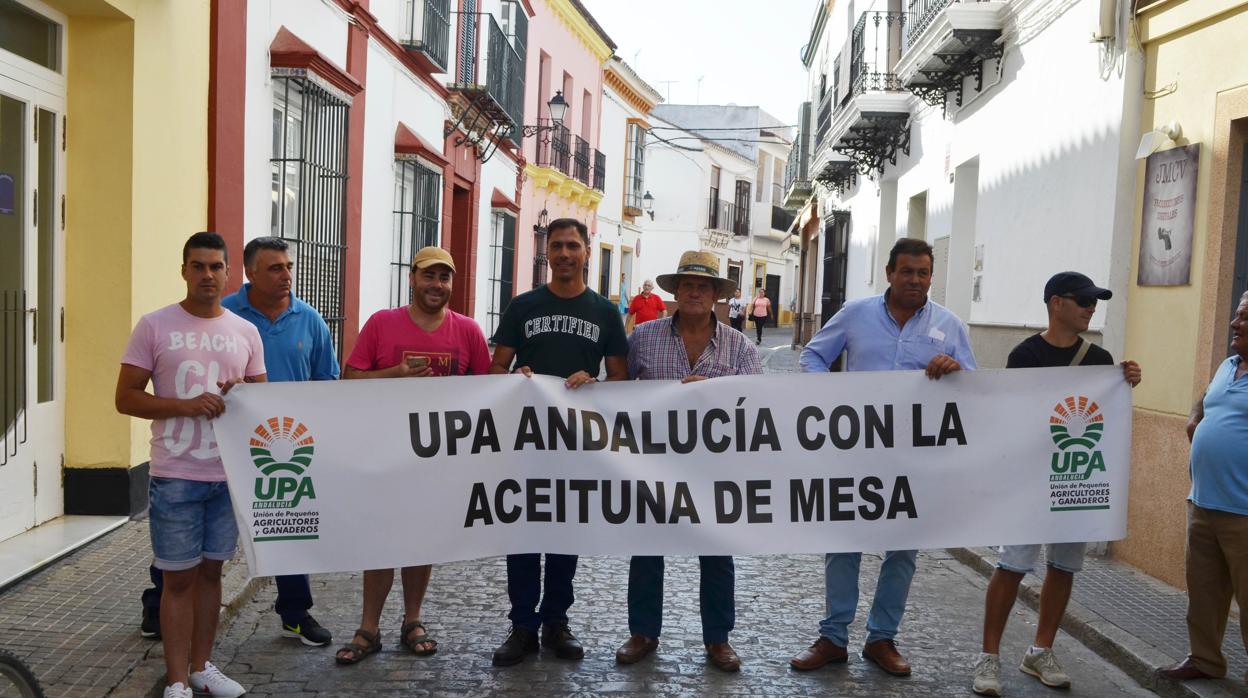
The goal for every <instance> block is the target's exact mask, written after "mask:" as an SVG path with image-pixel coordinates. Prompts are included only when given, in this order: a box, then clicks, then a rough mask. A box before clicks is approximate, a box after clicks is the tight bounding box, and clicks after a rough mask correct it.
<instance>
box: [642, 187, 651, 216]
mask: <svg viewBox="0 0 1248 698" xmlns="http://www.w3.org/2000/svg"><path fill="white" fill-rule="evenodd" d="M641 205H642V208H644V209H646V213H649V214H650V220H654V195H653V194H651V193H650V190H649V189H647V190H646V195H645V196H643V197H641Z"/></svg>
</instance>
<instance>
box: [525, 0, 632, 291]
mask: <svg viewBox="0 0 1248 698" xmlns="http://www.w3.org/2000/svg"><path fill="white" fill-rule="evenodd" d="M533 5H534V11H535V13H534V16H533V18H532V19H531V20H530V23H529V36H528V61H527V65H526V73H525V101H524V114H525V122H526V123H527V124H537V125H540V126H552V123H551V120H550V111H549V108H548V107H547V103H548V102H549V101H550V100H551V98H552V97H554V96H555V94H556V93H561V94H562V95H563V98H564V101H566V102H567V104H568V108H567V113H566V114H565V115H564V117H563V120H562V124H561V125H560V126H556V127H554V128H551V129H545V130H542V131H541V132H540V133H539V134H538V135H537V136H534V137H526V138H525V139H524V142H523V154H524V158H525V161H526V164H525V166H524V173H523V182H524V183H523V191H522V199H521V202H520V204H521V206H520V217H519V221H518V223H519V224H518V230H517V234H516V247H515V262H516V263H515V274H516V276H515V290H516V293H517V294H519V293H522V292H524V291H527V290H529V289H531V288H535V287H537V286H539V285H541V284H543V283H545V282H546V280H547V269H546V258H545V240H546V232H545V230H546V229H545V225H546V223H548V222H549V221H553V220H555V219H558V218H565V217H572V218H577V219H579V220H581V221H584V222H585V224H586V225H588V226H589V229H590V235H591V237H590V239H591V244H590V253H591V256H593V255H597V254H598V251H597V250H596V249H595V248H596V244H595V242H594V241H595V240H596V237H597V235H596V230H595V228H596V220H597V213H596V212H597V209H598V204H599V203H600V202H601V201H602V198H603V190H604V188H605V181H606V177H607V176H608V173H609V172H610V171H611V170H610V168H612V167H614V168H616V169H618V168H619V166H620V163H608V162H606V158H605V156H604V155H603V154H602V152H601V150H600V148H599V140H598V139H599V123H600V120H601V115H602V111H601V110H602V90H603V65H604V64H605V63H606V62H607V61H608V60H609V59H610V57H611V55H612V54H613V53H614V51H615V44H614V43H613V42H612V41H611V38H610V37H608V36H607V34H606V33H605V32H604V31H603V30H602V28H601V27H599V26H598V23H597V22H596V21H595V20H594V18H593V17H592V16H591V15H590V14H589V12H588V11H587V10H586V9H585V8H584V7H583V6H582V5H581V3H580V2H578V0H533ZM590 286H591V287H594V288H597V284H596V283H595V282H594V281H593V280H591V283H590ZM617 293H618V291H617Z"/></svg>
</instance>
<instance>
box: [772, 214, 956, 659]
mask: <svg viewBox="0 0 1248 698" xmlns="http://www.w3.org/2000/svg"><path fill="white" fill-rule="evenodd" d="M934 262H935V259H934V256H933V254H932V246H931V245H929V244H927V243H926V242H925V241H923V240H916V239H913V238H902V239H900V240H898V241H897V243H896V244H895V245H893V249H892V251H890V252H889V255H888V266H887V267H886V268H885V271H886V272H887V273H888V290H886V291H885V292H884V293H883V294H882V295H879V296H871V297H869V298H862V299H859V300H854V301H850V302H849V303H846V304H845V305H844V307H842V308H841V309H840V310H839V311H837V313H836V315H833V316H832V318H831V319H829V320H828V322H827V324H826V325H824V326H823V329H821V330H819V332H818V333H817V334H816V335H815V336H814V337H813V338H811V340H810V342H809V343H808V344H807V345H806V348H805V349H803V350H802V355H801V358H800V361H801V365H802V370H803V371H805V372H808V373H822V372H826V371H827V370H828V367H829V366H830V365H831V364H832V363H833V362H835V361H836V360H837V358H838V357H840V355H841V352H845V353H846V363H845V370H847V371H914V370H920V371H925V372H926V373H927V376H928V377H929V378H933V379H938V378H940V377H941V376H944V375H947V374H949V373H953V372H954V371H958V370H962V369H966V370H973V369H974V368H975V356H974V354H973V353H972V352H971V342H970V335H969V333H968V332H967V329H966V325H965V324H964V323H963V322H962V321H961V320H959V319H958V317H957V316H956V315H954V314H953V313H952V312H950V311H949V310H948V309H947V308H945V307H943V306H941V305H939V304H937V303H936V302H935V301H932V300H929V299H928V297H927V291H928V289H929V288H930V287H931V285H932V267H933V265H934ZM917 557H918V552H917V551H915V550H890V551H888V552H887V553H885V555H884V563H883V564H882V565H881V566H880V577H879V581H878V582H877V583H876V589H875V599H874V601H873V602H872V604H871V612H870V614H869V615H868V616H867V638H866V644H865V645H864V646H863V648H862V656H863V657H864V658H866V659H868V660H870V661H872V662H874V663H875V664H876V665H877V666H879V667H880V668H881V669H883V670H884V671H886V672H888V673H889V674H892V675H894V676H909V675H910V664H909V663H908V662H907V661H906V659H905V657H903V656H902V655H901V653H900V652H898V651H897V646H896V644H895V643H894V641H893V638H894V637H895V636H896V634H897V628H898V627H899V626H900V625H901V615H902V613H903V612H904V611H905V610H906V597H907V596H908V595H909V593H910V581H911V580H912V579H914V569H915V560H916V558H917ZM861 559H862V554H861V553H830V554H828V555H827V556H826V558H825V561H824V566H825V567H824V583H825V587H826V588H825V593H826V601H827V617H826V618H824V619H823V622H821V623H820V624H819V639H818V640H816V641H815V643H814V644H813V645H811V646H810V647H809V648H807V649H805V650H802V651H801V652H799V653H798V654H797V655H796V656H794V657H793V658H792V659H790V660H789V666H791V667H793V668H794V669H797V670H798V671H810V670H812V669H818V668H819V667H821V666H824V665H825V664H829V663H839V662H844V661H846V659H847V658H848V651H847V650H846V647H847V646H848V644H849V624H850V623H852V622H853V620H854V613H855V612H856V610H857V608H858V567H859V564H860V562H861Z"/></svg>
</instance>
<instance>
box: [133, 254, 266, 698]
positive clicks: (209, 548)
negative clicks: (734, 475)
mask: <svg viewBox="0 0 1248 698" xmlns="http://www.w3.org/2000/svg"><path fill="white" fill-rule="evenodd" d="M182 279H183V280H184V281H185V282H186V298H185V299H184V300H182V301H181V302H180V303H174V304H173V305H167V306H165V307H163V308H161V309H159V310H156V311H153V312H151V313H148V314H147V315H144V316H143V317H142V318H140V319H139V322H138V324H137V325H135V328H134V332H133V333H132V334H131V335H130V342H129V344H128V345H127V346H126V353H125V354H124V355H123V356H122V357H121V371H120V373H119V374H118V376H117V394H116V405H117V411H118V412H120V413H122V414H125V415H130V416H131V417H138V418H140V419H150V420H152V453H151V479H150V483H149V487H148V491H149V494H148V498H149V501H150V504H149V509H148V512H149V513H148V516H149V520H150V524H149V527H150V529H151V537H152V556H153V558H154V560H155V561H154V566H155V567H156V568H157V569H159V570H161V577H162V579H163V582H164V590H163V593H162V596H161V602H160V620H161V622H160V632H161V639H162V641H163V642H164V649H165V681H166V686H165V690H164V696H165V698H191V695H192V689H193V690H194V691H195V692H196V693H208V694H210V695H212V696H226V697H233V696H241V695H243V692H244V691H243V687H242V686H241V685H239V683H238V682H237V681H234V680H233V679H230V678H229V677H227V676H226V675H225V674H223V673H221V670H220V669H217V667H215V666H213V664H212V662H210V661H208V659H209V657H210V656H211V655H212V645H213V641H214V640H215V639H216V634H217V617H218V611H220V609H221V568H222V565H224V564H225V561H226V560H229V559H230V558H232V557H234V548H235V545H236V544H237V541H238V528H237V526H236V525H235V523H234V508H233V506H232V505H231V504H230V492H229V489H228V488H227V487H226V483H225V466H224V465H222V463H221V456H220V454H219V452H218V451H217V443H216V440H215V438H214V435H213V431H212V426H211V425H210V424H209V420H211V419H214V418H216V417H219V416H221V414H222V413H224V412H225V401H224V400H223V399H222V398H221V396H222V395H223V394H225V393H226V392H227V391H228V390H229V389H230V387H232V386H233V385H235V384H236V383H240V382H242V381H244V380H246V381H248V382H263V381H264V380H265V368H264V345H263V344H262V343H261V341H260V334H259V333H258V332H257V331H256V328H255V326H254V325H252V324H251V323H249V322H247V321H246V320H244V319H242V318H240V317H239V316H237V315H235V314H234V313H232V312H230V311H228V310H226V309H225V308H223V307H221V292H222V290H223V289H224V288H225V284H226V281H227V280H228V279H229V259H228V257H227V254H226V248H225V240H223V239H221V236H220V235H217V234H216V233H195V234H194V235H192V236H191V237H190V238H189V239H188V240H187V241H186V244H185V245H183V247H182ZM149 382H150V383H151V384H152V390H153V393H154V394H153V393H149V392H147V384H148V383H149ZM188 667H189V668H188Z"/></svg>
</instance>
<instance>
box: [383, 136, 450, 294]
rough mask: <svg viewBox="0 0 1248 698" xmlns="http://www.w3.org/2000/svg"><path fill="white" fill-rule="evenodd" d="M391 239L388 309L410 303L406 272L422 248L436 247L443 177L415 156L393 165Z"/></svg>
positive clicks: (398, 160)
mask: <svg viewBox="0 0 1248 698" xmlns="http://www.w3.org/2000/svg"><path fill="white" fill-rule="evenodd" d="M394 169H395V178H394V236H393V242H392V244H391V254H390V307H391V308H397V307H399V306H403V305H407V304H408V303H411V302H412V289H411V280H410V279H409V278H408V271H409V270H410V269H411V264H412V259H413V258H414V257H415V256H416V253H417V252H418V251H420V249H421V248H422V247H428V246H430V245H437V244H439V242H440V240H439V237H440V236H439V227H440V224H441V220H440V216H439V212H440V210H441V199H442V197H441V194H442V175H441V173H439V172H438V171H436V170H434V169H433V168H431V167H429V166H428V165H426V164H425V163H423V162H422V161H420V160H419V159H417V158H416V156H414V155H397V156H395V162H394Z"/></svg>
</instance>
